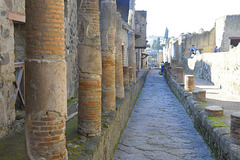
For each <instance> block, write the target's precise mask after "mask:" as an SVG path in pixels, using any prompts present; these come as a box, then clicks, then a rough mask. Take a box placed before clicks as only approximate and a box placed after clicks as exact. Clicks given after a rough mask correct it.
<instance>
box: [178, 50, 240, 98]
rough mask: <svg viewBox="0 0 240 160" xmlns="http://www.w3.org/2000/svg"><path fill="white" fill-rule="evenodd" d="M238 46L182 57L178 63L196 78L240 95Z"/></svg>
mask: <svg viewBox="0 0 240 160" xmlns="http://www.w3.org/2000/svg"><path fill="white" fill-rule="evenodd" d="M239 64H240V46H238V47H236V48H234V49H232V50H230V51H229V52H220V53H205V54H201V55H198V56H195V57H194V58H192V59H191V58H186V57H185V58H183V59H182V61H181V63H180V64H179V65H180V66H182V67H183V68H184V70H185V71H186V72H188V73H190V74H193V75H194V76H196V77H197V78H201V79H204V80H206V81H208V82H211V83H213V84H215V85H217V86H219V87H220V88H222V89H225V90H227V91H228V92H230V93H232V94H236V95H238V96H240V84H239V83H238V82H239V81H240V65H239Z"/></svg>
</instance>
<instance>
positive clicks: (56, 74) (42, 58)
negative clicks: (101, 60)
mask: <svg viewBox="0 0 240 160" xmlns="http://www.w3.org/2000/svg"><path fill="white" fill-rule="evenodd" d="M26 15H27V19H26V35H27V36H26V43H27V46H26V53H27V60H26V62H25V67H26V75H25V76H26V81H25V84H26V86H25V88H26V93H25V95H26V97H25V98H26V99H25V103H26V109H25V111H26V117H25V120H26V122H25V135H26V136H25V137H26V154H27V155H26V157H27V159H67V150H66V147H65V145H66V138H65V128H66V124H65V121H66V117H67V81H66V62H65V51H64V49H65V48H64V47H65V45H64V1H63V0H58V1H54V3H52V1H42V0H26Z"/></svg>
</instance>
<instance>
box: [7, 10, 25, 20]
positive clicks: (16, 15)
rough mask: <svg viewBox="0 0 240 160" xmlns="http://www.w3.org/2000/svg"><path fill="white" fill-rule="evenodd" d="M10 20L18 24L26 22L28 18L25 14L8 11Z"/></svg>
mask: <svg viewBox="0 0 240 160" xmlns="http://www.w3.org/2000/svg"><path fill="white" fill-rule="evenodd" d="M8 19H9V20H12V21H16V22H22V23H25V22H26V16H25V15H23V14H19V13H15V12H10V11H8Z"/></svg>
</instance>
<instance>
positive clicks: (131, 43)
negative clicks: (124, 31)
mask: <svg viewBox="0 0 240 160" xmlns="http://www.w3.org/2000/svg"><path fill="white" fill-rule="evenodd" d="M128 25H129V26H131V29H132V30H129V31H128V55H129V62H128V63H129V83H130V84H133V83H135V82H136V51H135V33H134V31H133V30H134V29H135V0H129V12H128Z"/></svg>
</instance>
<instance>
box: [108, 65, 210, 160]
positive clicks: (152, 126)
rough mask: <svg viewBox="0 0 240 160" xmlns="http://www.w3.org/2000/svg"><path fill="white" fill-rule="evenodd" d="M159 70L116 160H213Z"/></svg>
mask: <svg viewBox="0 0 240 160" xmlns="http://www.w3.org/2000/svg"><path fill="white" fill-rule="evenodd" d="M158 73H159V70H155V69H154V70H151V71H150V72H149V74H148V77H147V80H146V82H145V86H144V87H143V89H142V92H141V94H140V95H139V98H138V100H137V102H136V104H135V107H134V109H133V112H132V115H131V117H130V119H129V122H128V124H127V126H126V128H125V130H124V132H123V134H122V138H121V140H120V142H119V145H118V147H117V150H116V152H115V156H114V158H113V160H135V159H136V160H145V159H146V160H149V159H152V160H175V159H176V160H178V159H184V160H188V159H189V160H192V159H196V160H212V159H214V158H213V157H212V156H211V152H210V150H209V148H208V147H207V145H206V144H205V143H204V141H203V139H202V137H201V136H200V135H199V133H198V132H197V131H196V130H195V129H194V126H193V124H192V121H191V119H190V118H189V116H188V114H187V113H186V112H185V110H184V108H183V106H182V105H181V103H180V102H179V101H178V99H177V98H176V97H175V95H174V94H173V93H172V92H171V90H170V89H169V87H168V85H167V83H166V81H165V79H164V77H163V76H160V75H159V74H158Z"/></svg>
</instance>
